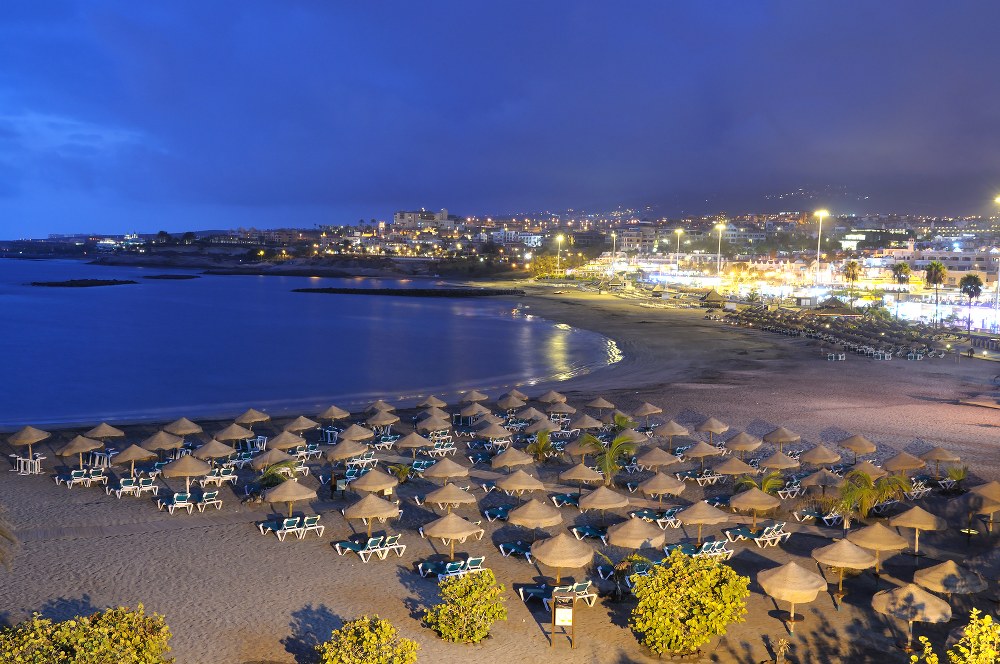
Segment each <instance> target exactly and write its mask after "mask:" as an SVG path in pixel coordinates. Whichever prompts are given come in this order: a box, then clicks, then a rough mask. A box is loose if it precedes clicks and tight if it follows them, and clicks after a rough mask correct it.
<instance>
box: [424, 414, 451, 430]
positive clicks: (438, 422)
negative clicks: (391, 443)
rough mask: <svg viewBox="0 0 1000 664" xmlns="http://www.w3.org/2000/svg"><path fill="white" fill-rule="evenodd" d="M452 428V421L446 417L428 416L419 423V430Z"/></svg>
mask: <svg viewBox="0 0 1000 664" xmlns="http://www.w3.org/2000/svg"><path fill="white" fill-rule="evenodd" d="M450 428H451V422H450V421H449V420H447V419H445V418H438V417H428V418H427V419H426V420H421V421H420V422H418V423H417V431H446V430H448V429H450Z"/></svg>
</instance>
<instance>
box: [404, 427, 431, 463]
mask: <svg viewBox="0 0 1000 664" xmlns="http://www.w3.org/2000/svg"><path fill="white" fill-rule="evenodd" d="M396 447H397V448H398V449H401V450H413V459H414V460H416V458H417V450H419V449H423V448H425V447H434V443H433V442H432V441H430V440H427V439H426V438H424V437H423V436H421V435H420V434H419V433H417V432H416V431H411V432H410V433H408V434H406V435H405V436H403V437H402V438H400V439H399V440H397V441H396Z"/></svg>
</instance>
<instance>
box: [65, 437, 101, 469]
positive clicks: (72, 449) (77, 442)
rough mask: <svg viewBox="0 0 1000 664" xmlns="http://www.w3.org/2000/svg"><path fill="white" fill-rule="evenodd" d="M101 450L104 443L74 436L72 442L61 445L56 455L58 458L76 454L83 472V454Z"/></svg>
mask: <svg viewBox="0 0 1000 664" xmlns="http://www.w3.org/2000/svg"><path fill="white" fill-rule="evenodd" d="M103 448H104V443H102V442H101V441H99V440H93V439H91V438H87V437H85V436H74V437H73V440H71V441H69V442H68V443H66V444H65V445H63V446H62V447H61V448H60V449H59V450H58V451H57V452H56V454H58V455H59V456H73V455H74V454H78V455H79V456H80V470H83V453H84V452H92V451H94V450H100V449H103Z"/></svg>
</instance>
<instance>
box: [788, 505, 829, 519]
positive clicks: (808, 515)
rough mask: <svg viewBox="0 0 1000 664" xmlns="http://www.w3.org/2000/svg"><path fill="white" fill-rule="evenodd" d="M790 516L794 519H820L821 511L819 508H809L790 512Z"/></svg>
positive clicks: (821, 516)
mask: <svg viewBox="0 0 1000 664" xmlns="http://www.w3.org/2000/svg"><path fill="white" fill-rule="evenodd" d="M792 516H794V517H795V520H796V521H812V520H813V519H822V518H823V513H822V512H820V511H819V510H815V509H812V508H809V509H804V510H797V511H795V512H792Z"/></svg>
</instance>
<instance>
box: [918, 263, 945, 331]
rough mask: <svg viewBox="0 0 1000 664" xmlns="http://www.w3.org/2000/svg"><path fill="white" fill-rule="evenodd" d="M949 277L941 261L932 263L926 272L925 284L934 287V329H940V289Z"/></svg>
mask: <svg viewBox="0 0 1000 664" xmlns="http://www.w3.org/2000/svg"><path fill="white" fill-rule="evenodd" d="M947 276H948V268H946V267H945V266H944V263H942V262H941V261H931V262H930V263H928V265H927V269H926V270H924V283H927V284H931V285H932V286H934V327H938V325H939V322H938V289H939V288H940V287H941V284H943V283H944V280H945V277H947Z"/></svg>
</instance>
